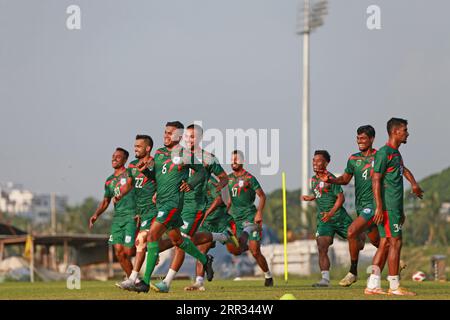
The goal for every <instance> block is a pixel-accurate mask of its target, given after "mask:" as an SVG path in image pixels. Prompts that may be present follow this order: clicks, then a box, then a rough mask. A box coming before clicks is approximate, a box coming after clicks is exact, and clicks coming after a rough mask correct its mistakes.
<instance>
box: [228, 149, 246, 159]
mask: <svg viewBox="0 0 450 320" xmlns="http://www.w3.org/2000/svg"><path fill="white" fill-rule="evenodd" d="M231 154H237V155H238V156H239V157H240V158H241V159H242V160H245V157H244V153H243V152H242V151H241V150H233V152H231Z"/></svg>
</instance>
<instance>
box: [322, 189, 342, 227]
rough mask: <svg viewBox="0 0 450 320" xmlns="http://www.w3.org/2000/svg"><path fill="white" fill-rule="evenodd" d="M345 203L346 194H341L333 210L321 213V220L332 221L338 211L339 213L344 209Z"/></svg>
mask: <svg viewBox="0 0 450 320" xmlns="http://www.w3.org/2000/svg"><path fill="white" fill-rule="evenodd" d="M344 202H345V197H344V193H343V192H341V193H339V194H338V195H337V197H336V202H335V203H334V206H333V208H331V210H330V211H328V212H321V215H322V218H320V220H322V221H323V222H327V221H328V220H330V219H331V218H332V217H333V216H334V214H335V213H336V211H338V210H339V209H340V208H341V207H342V205H343V204H344Z"/></svg>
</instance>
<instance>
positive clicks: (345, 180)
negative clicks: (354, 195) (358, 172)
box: [317, 172, 353, 186]
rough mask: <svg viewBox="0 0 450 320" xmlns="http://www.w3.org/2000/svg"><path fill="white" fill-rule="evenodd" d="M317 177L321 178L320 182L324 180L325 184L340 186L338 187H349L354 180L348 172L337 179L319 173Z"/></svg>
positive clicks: (326, 173) (324, 173) (325, 173)
mask: <svg viewBox="0 0 450 320" xmlns="http://www.w3.org/2000/svg"><path fill="white" fill-rule="evenodd" d="M317 176H318V177H319V179H320V180H322V181H323V182H327V183H331V184H338V185H344V186H345V185H347V184H349V183H350V181H351V180H352V178H353V175H352V174H349V173H347V172H344V174H343V175H342V176H339V177H337V178H334V177H333V176H332V175H331V174H329V173H328V172H321V173H317Z"/></svg>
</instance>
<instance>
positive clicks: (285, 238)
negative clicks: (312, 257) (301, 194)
mask: <svg viewBox="0 0 450 320" xmlns="http://www.w3.org/2000/svg"><path fill="white" fill-rule="evenodd" d="M281 176H282V187H283V235H284V281H285V282H286V283H287V281H288V259H287V215H286V174H285V173H284V172H283V173H282V174H281Z"/></svg>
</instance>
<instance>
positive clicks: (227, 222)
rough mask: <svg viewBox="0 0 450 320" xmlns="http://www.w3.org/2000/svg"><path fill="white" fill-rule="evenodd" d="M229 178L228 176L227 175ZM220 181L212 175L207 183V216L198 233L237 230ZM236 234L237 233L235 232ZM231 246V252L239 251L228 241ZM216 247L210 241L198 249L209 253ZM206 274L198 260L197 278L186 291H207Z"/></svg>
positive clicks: (213, 242)
mask: <svg viewBox="0 0 450 320" xmlns="http://www.w3.org/2000/svg"><path fill="white" fill-rule="evenodd" d="M227 180H228V176H227ZM218 184H219V181H218V180H217V179H216V178H215V177H213V176H211V178H210V179H209V181H208V185H207V204H206V208H208V209H207V210H206V211H205V216H204V217H203V220H202V222H201V223H200V227H199V229H198V233H224V232H227V231H228V230H229V229H231V230H233V231H234V233H235V232H236V223H235V222H234V220H233V218H232V217H231V215H229V214H228V212H227V206H226V205H225V203H224V201H223V199H222V195H221V192H220V191H218V188H217V186H218ZM198 233H197V234H198ZM235 235H236V234H235ZM230 246H231V247H232V248H233V249H234V250H232V252H231V253H233V254H234V252H236V251H238V249H237V247H236V244H232V243H227V248H228V249H230ZM214 247H215V241H209V242H207V243H204V244H201V245H199V246H198V249H199V250H200V251H201V252H203V253H207V252H208V251H209V250H210V249H211V248H214ZM204 274H205V271H204V270H203V266H202V265H201V264H200V263H199V262H197V265H196V278H195V282H194V283H193V284H192V285H190V286H187V287H185V288H184V290H186V291H205V290H206V288H205V286H204Z"/></svg>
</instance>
